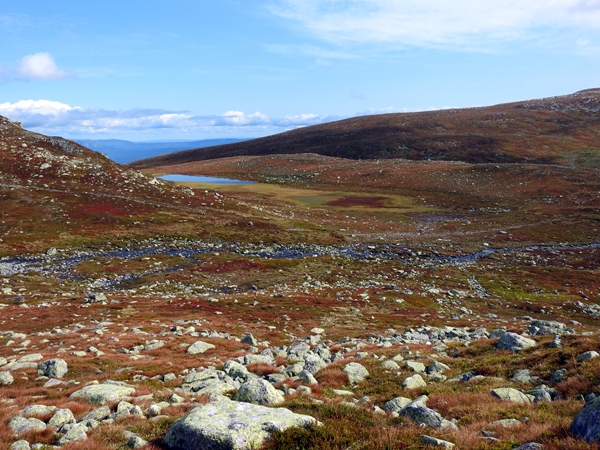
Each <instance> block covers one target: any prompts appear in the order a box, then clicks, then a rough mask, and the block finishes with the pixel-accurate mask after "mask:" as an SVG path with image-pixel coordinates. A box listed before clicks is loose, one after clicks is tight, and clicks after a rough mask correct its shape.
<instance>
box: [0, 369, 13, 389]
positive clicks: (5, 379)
mask: <svg viewBox="0 0 600 450" xmlns="http://www.w3.org/2000/svg"><path fill="white" fill-rule="evenodd" d="M14 381H15V379H14V377H13V376H12V374H11V373H10V372H8V371H6V372H0V386H8V385H10V384H13V382H14Z"/></svg>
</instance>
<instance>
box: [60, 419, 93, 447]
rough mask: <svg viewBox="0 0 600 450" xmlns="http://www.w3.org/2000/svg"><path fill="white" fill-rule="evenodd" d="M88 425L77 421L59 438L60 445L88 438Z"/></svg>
mask: <svg viewBox="0 0 600 450" xmlns="http://www.w3.org/2000/svg"><path fill="white" fill-rule="evenodd" d="M86 432H87V427H86V426H85V425H84V424H82V423H77V424H75V425H73V426H72V427H71V429H70V430H69V431H67V433H66V434H64V435H63V436H61V438H60V439H59V440H58V442H57V444H58V445H66V444H70V443H71V442H75V441H83V440H85V439H87V433H86Z"/></svg>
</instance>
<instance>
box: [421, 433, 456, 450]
mask: <svg viewBox="0 0 600 450" xmlns="http://www.w3.org/2000/svg"><path fill="white" fill-rule="evenodd" d="M421 442H423V444H425V445H430V446H432V447H441V448H447V449H453V448H454V447H455V444H453V443H452V442H448V441H444V440H442V439H438V438H435V437H432V436H427V435H424V434H423V435H421Z"/></svg>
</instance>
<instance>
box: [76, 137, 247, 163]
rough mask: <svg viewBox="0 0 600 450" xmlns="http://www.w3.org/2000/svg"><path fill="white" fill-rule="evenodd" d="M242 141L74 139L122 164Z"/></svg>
mask: <svg viewBox="0 0 600 450" xmlns="http://www.w3.org/2000/svg"><path fill="white" fill-rule="evenodd" d="M242 141H244V139H203V140H199V141H164V142H131V141H125V140H121V139H74V142H77V143H78V144H80V145H83V146H84V147H87V148H89V149H92V150H95V151H97V152H101V153H104V154H105V155H106V156H108V157H109V158H110V159H112V160H113V161H115V162H117V163H119V164H124V163H128V162H131V161H135V160H138V159H142V158H151V157H153V156H158V155H162V154H165V153H170V152H176V151H179V150H186V149H190V148H202V147H212V146H215V145H225V144H232V143H236V142H242Z"/></svg>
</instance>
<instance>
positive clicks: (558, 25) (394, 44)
mask: <svg viewBox="0 0 600 450" xmlns="http://www.w3.org/2000/svg"><path fill="white" fill-rule="evenodd" d="M268 8H269V10H270V11H271V13H273V14H275V15H277V16H279V17H282V18H284V19H287V20H288V21H290V22H291V23H293V24H294V25H295V26H296V27H297V28H298V29H299V30H301V31H302V32H304V33H307V34H309V35H313V36H314V37H316V38H318V39H321V40H323V41H325V42H327V43H330V44H334V45H338V46H353V45H354V46H356V45H371V44H377V45H382V44H383V45H384V46H386V47H387V48H390V49H393V48H398V47H408V46H416V47H429V48H431V47H434V48H436V47H437V48H452V49H456V50H479V51H489V50H491V49H493V48H495V47H496V46H497V45H503V44H505V43H506V42H515V41H530V42H534V43H535V44H536V45H552V46H555V45H577V40H573V41H571V42H569V43H561V44H557V41H556V33H557V31H569V30H570V31H574V30H576V31H577V32H578V33H586V32H587V33H593V34H594V35H595V36H596V37H598V36H597V33H598V31H599V30H600V1H599V0H552V1H547V0H527V1H526V2H523V1H522V0H461V2H456V1H454V2H452V1H448V0H272V1H271V2H270V4H269V7H268ZM578 39H579V45H581V42H582V41H581V36H579V38H578Z"/></svg>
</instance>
